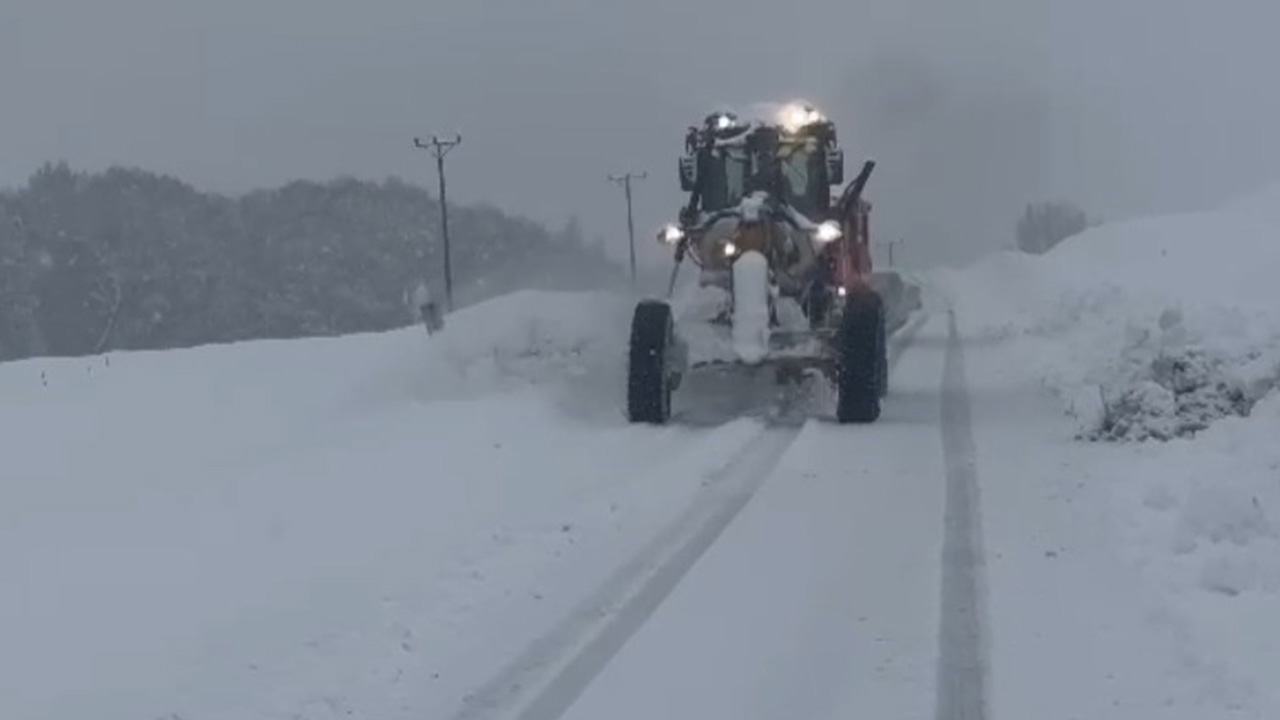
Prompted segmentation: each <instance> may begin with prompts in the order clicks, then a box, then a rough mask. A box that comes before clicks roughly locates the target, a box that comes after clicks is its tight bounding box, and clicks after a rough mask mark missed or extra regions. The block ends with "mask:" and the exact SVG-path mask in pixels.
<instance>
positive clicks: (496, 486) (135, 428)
mask: <svg viewBox="0 0 1280 720" xmlns="http://www.w3.org/2000/svg"><path fill="white" fill-rule="evenodd" d="M627 306H628V303H627V301H626V299H625V298H613V297H608V296H593V295H577V294H571V293H570V294H548V293H521V294H517V295H514V296H510V297H507V298H503V299H501V300H499V301H495V302H493V303H489V304H486V305H482V306H479V307H477V308H473V309H470V310H468V311H466V312H462V313H459V314H458V315H456V316H454V317H452V318H450V326H449V328H448V329H447V330H446V331H445V332H444V333H442V334H438V335H436V336H433V337H432V338H431V339H430V341H428V339H427V337H426V333H425V332H423V331H422V330H421V328H411V329H408V330H405V331H400V332H392V333H385V334H374V335H362V336H355V337H347V338H337V339H325V340H307V341H294V342H260V343H241V344H235V345H227V346H210V347H204V348H195V349H191V350H184V351H179V352H169V353H125V354H115V355H112V356H111V357H110V358H101V357H100V358H93V359H77V360H33V361H24V362H18V363H10V364H6V365H4V366H0V393H2V394H3V397H4V403H3V405H0V437H3V438H4V453H3V473H0V584H3V586H4V587H5V592H4V593H0V637H3V638H4V642H3V643H0V716H3V717H5V718H13V719H14V720H54V719H55V718H67V717H89V716H92V717H95V718H103V719H104V720H116V719H119V720H126V719H128V720H134V719H135V718H139V717H181V718H184V720H215V719H216V720H250V719H252V720H260V719H263V718H289V717H298V716H303V717H309V718H316V719H324V718H347V717H353V716H354V717H378V718H420V717H442V716H447V715H448V714H449V713H452V712H453V711H455V710H456V709H457V707H458V706H459V704H460V703H461V702H462V698H463V697H464V696H465V695H466V694H467V693H469V692H472V691H473V690H474V689H475V688H476V687H477V686H479V685H480V684H482V683H483V682H484V681H485V680H487V679H488V677H489V676H490V674H491V673H492V672H493V670H494V669H495V668H497V667H499V666H501V665H502V664H503V662H504V661H506V660H507V659H508V658H510V657H511V656H512V654H514V653H516V652H518V651H519V650H520V649H521V648H522V647H523V646H524V644H525V643H526V642H527V641H528V640H529V639H531V638H533V637H536V636H537V635H538V634H540V633H541V632H543V631H544V630H545V629H546V628H547V627H549V626H551V625H552V624H554V623H555V622H557V621H559V620H560V619H561V618H562V617H563V615H564V614H565V613H567V612H570V610H571V609H572V608H573V607H575V606H576V605H577V603H578V602H579V601H580V599H581V598H582V597H583V596H585V595H586V594H588V593H590V592H591V591H592V590H594V589H595V586H596V585H597V584H598V583H599V582H601V581H603V579H604V578H605V577H607V575H608V573H610V572H611V571H613V570H614V569H615V568H616V567H617V566H618V565H619V564H621V563H623V562H624V561H625V560H627V559H628V558H629V557H630V556H631V554H633V553H634V552H635V551H636V549H637V548H639V547H641V546H642V545H643V544H645V543H647V542H648V541H650V540H651V539H652V535H653V533H654V532H656V530H657V529H658V528H660V527H662V526H663V525H664V524H665V523H666V522H668V521H669V520H670V518H671V517H673V516H675V515H677V514H678V513H679V512H680V511H681V510H682V509H683V508H684V507H685V506H686V505H687V504H688V503H689V502H691V501H692V498H693V497H695V495H696V494H697V493H698V492H699V490H700V489H701V487H702V485H701V482H700V480H701V479H702V477H703V476H704V475H706V474H708V473H711V472H713V471H714V470H715V469H717V468H718V467H719V466H720V465H721V464H723V463H724V462H725V460H726V458H727V457H729V456H731V455H733V454H735V453H736V452H738V450H739V449H740V448H741V447H742V445H743V444H744V443H745V442H747V441H748V440H749V439H750V438H751V437H753V436H754V434H755V433H756V432H757V430H758V426H757V425H756V424H754V423H751V422H739V423H731V424H728V425H725V426H722V427H719V428H715V429H708V430H689V429H677V428H667V429H654V428H641V427H631V426H628V425H627V424H626V423H625V422H624V421H623V418H622V417H621V415H620V414H619V412H618V404H617V402H616V396H617V395H618V394H619V393H620V392H621V387H622V386H621V384H619V383H617V382H616V380H615V378H614V376H613V375H614V374H615V373H617V372H618V364H619V363H618V361H619V358H620V349H621V346H620V345H619V344H618V342H619V341H618V338H617V335H618V327H619V324H618V322H617V321H618V317H617V312H618V310H619V308H625V307H627ZM624 318H625V315H624ZM621 327H622V328H623V329H625V324H623V325H621ZM606 386H607V388H608V390H607V391H606V389H605V388H606Z"/></svg>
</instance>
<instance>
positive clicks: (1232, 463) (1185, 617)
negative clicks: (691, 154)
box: [931, 191, 1280, 718]
mask: <svg viewBox="0 0 1280 720" xmlns="http://www.w3.org/2000/svg"><path fill="white" fill-rule="evenodd" d="M1278 223H1280V191H1269V192H1266V193H1262V194H1260V195H1259V196H1257V197H1255V198H1250V199H1248V200H1246V201H1244V202H1240V203H1236V204H1233V205H1231V206H1228V207H1225V208H1223V209H1221V210H1219V211H1216V212H1212V213H1204V214H1199V215H1186V216H1179V217H1169V218H1156V219H1152V220H1144V221H1137V222H1129V223H1121V224H1116V225H1114V226H1103V227H1101V228H1097V229H1095V230H1092V231H1089V232H1087V233H1085V234H1083V235H1081V236H1078V237H1076V238H1073V239H1071V240H1069V241H1067V242H1066V243H1064V244H1063V245H1062V246H1061V247H1059V248H1058V249H1055V250H1054V251H1053V252H1051V253H1050V254H1048V255H1047V256H1045V257H1042V258H1031V257H1025V256H1019V255H1013V254H1006V255H1000V256H996V257H993V258H990V259H988V260H986V261H983V262H980V263H978V264H976V265H975V266H973V267H970V268H966V269H963V270H956V271H947V272H939V273H935V274H934V276H933V278H932V281H933V282H932V286H933V288H934V290H935V295H934V296H933V297H932V298H931V302H932V303H934V304H935V305H936V306H947V305H950V306H953V307H955V308H956V310H957V312H958V315H959V318H960V320H961V324H962V332H963V334H964V336H965V338H966V340H967V341H968V343H969V344H970V345H971V346H972V349H971V350H970V355H971V356H972V357H971V359H970V361H969V367H970V372H971V374H972V375H973V376H974V379H975V390H974V392H975V397H976V398H977V399H976V404H977V406H978V411H977V412H978V414H979V416H980V418H979V422H978V427H980V428H981V427H983V426H984V425H985V426H986V428H987V429H986V430H985V431H983V432H984V433H985V437H979V447H980V449H982V448H985V460H984V462H985V466H984V467H983V468H982V470H981V472H982V473H983V478H984V480H986V481H987V482H989V483H992V484H995V485H997V486H998V488H999V489H998V490H997V491H996V492H997V493H1000V492H1003V493H1005V494H1007V495H1008V496H1009V497H1010V498H1012V497H1018V496H1021V497H1022V498H1023V500H1022V501H1021V503H1020V507H1019V508H1018V509H1014V508H1012V507H1011V508H1009V509H1008V510H1007V512H1008V513H1009V515H1006V516H1004V519H1003V520H1002V519H1001V515H1000V512H1001V511H997V512H996V513H995V514H994V515H990V514H989V516H988V522H989V523H990V524H992V525H993V527H992V528H991V530H992V532H993V534H995V535H996V536H997V537H999V536H1000V534H1001V533H1002V532H1004V533H1005V534H1006V537H1008V538H1010V539H1012V538H1014V537H1015V536H1016V533H1015V532H1014V529H1015V528H1019V527H1020V528H1021V530H1019V531H1018V532H1022V533H1029V532H1032V531H1036V532H1039V533H1041V534H1044V535H1046V536H1047V537H1049V538H1051V539H1050V540H1047V541H1046V543H1045V547H1044V548H1037V549H1028V548H1011V547H1005V548H1002V549H1000V550H999V552H1005V553H1008V554H1009V555H1006V556H1005V557H995V558H992V559H991V562H992V575H993V583H995V584H997V585H999V584H1000V583H1002V582H1003V583H1005V589H1006V592H1005V593H1004V597H1006V598H1008V595H1009V593H1014V594H1015V595H1017V596H1020V597H1023V598H1024V599H1031V598H1039V599H1040V601H1041V602H1045V603H1053V604H1054V605H1053V607H1055V608H1057V609H1056V610H1054V611H1052V612H1043V613H1032V614H1031V616H1032V617H1035V619H1036V622H1031V621H1030V620H1025V621H1023V622H1022V624H1021V625H1018V624H1017V623H1018V622H1019V621H1017V620H1010V619H1009V618H1016V617H1017V614H1018V613H1020V612H1021V613H1024V614H1025V609H1026V608H1027V607H1034V603H1023V604H1021V605H1020V606H1017V607H1015V606H1013V605H1005V606H1001V603H1002V602H1006V603H1007V602H1011V601H1009V600H1007V599H1006V600H1004V601H1002V600H1001V597H1002V593H1001V592H999V591H998V588H995V587H993V592H992V598H993V604H994V605H996V606H997V607H996V608H993V614H994V615H996V616H997V617H999V616H1000V615H1001V612H999V610H1000V609H1001V608H1003V610H1004V611H1005V614H1004V617H1005V618H1006V619H1007V620H1008V622H1009V623H1012V624H1011V625H1008V626H1007V627H1006V635H1008V634H1012V635H1014V636H1015V637H1021V638H1024V639H1025V640H1026V644H1025V645H1024V646H1023V647H1022V648H1019V652H1021V653H1025V651H1026V648H1030V647H1043V648H1044V650H1045V652H1048V651H1049V649H1050V648H1051V647H1053V644H1052V643H1048V642H1045V638H1047V637H1055V638H1058V639H1059V640H1060V641H1061V642H1062V643H1064V644H1065V645H1064V647H1066V648H1071V647H1075V648H1077V649H1079V650H1080V651H1081V652H1080V653H1079V654H1078V656H1077V657H1079V658H1080V662H1081V664H1080V665H1074V666H1072V667H1064V668H1061V673H1060V674H1062V675H1064V676H1067V677H1079V678H1088V677H1094V675H1093V673H1095V672H1098V669H1099V668H1108V669H1109V670H1110V672H1111V677H1112V678H1113V681H1111V682H1102V681H1099V684H1098V685H1097V686H1096V689H1097V692H1096V693H1095V695H1090V694H1089V693H1087V692H1086V693H1082V694H1080V695H1078V696H1079V697H1094V696H1097V697H1106V698H1113V699H1114V700H1115V702H1116V703H1118V704H1117V705H1115V706H1113V709H1114V711H1115V714H1114V716H1116V717H1124V716H1125V715H1124V714H1123V710H1124V708H1128V709H1129V710H1130V711H1132V710H1135V709H1136V707H1135V706H1142V705H1143V704H1144V703H1152V705H1151V706H1150V707H1144V708H1143V710H1145V711H1148V712H1151V713H1154V714H1157V715H1158V716H1160V717H1184V716H1186V717H1204V716H1213V717H1241V718H1270V717H1276V716H1277V715H1280V692H1277V691H1276V689H1275V688H1274V683H1273V682H1271V679H1272V677H1271V676H1272V675H1273V673H1272V669H1273V668H1275V667H1276V666H1277V664H1278V663H1280V621H1278V620H1277V619H1276V617H1275V613H1274V608H1275V607H1276V604H1277V602H1278V601H1280V451H1278V450H1277V449H1276V446H1275V440H1274V438H1275V437H1276V436H1277V430H1280V396H1278V394H1277V392H1276V390H1275V386H1276V380H1277V378H1280V311H1277V308H1280V286H1277V285H1275V283H1274V280H1273V275H1274V270H1275V268H1277V267H1280V244H1277V243H1276V242H1275V240H1274V228H1275V227H1276V226H1277V224H1278ZM984 387H985V391H986V397H987V399H986V400H985V401H984V400H983V399H982V397H983V394H984V390H983V388H984ZM1001 388H1002V389H1001ZM1011 388H1023V390H1022V391H1020V392H1021V393H1022V394H1021V395H1020V394H1019V392H1014V391H1012V390H1011ZM1037 396H1038V397H1040V398H1041V401H1038V402H1032V401H1029V400H1024V399H1020V398H1034V397H1037ZM1015 416H1019V417H1017V418H1015ZM983 418H985V420H984V419H983ZM1036 418H1039V420H1036ZM1002 420H1003V422H1002ZM1010 437H1016V438H1019V439H1017V440H1016V441H1015V440H1010V439H1009V438H1010ZM1026 447H1032V448H1036V451H1035V452H1026V451H1025V450H1024V449H1023V448H1026ZM1015 465H1021V469H1018V468H1017V467H1015ZM991 497H992V493H988V494H987V498H988V499H990V498H991ZM1019 515H1027V516H1029V517H1030V518H1034V519H1035V520H1028V519H1026V518H1019ZM1002 523H1003V524H1002ZM1002 528H1003V530H1002ZM1063 546H1066V549H1064V547H1063ZM1010 555H1012V557H1010ZM1117 563H1122V564H1121V565H1117ZM1126 575H1128V576H1129V577H1126ZM1033 578H1040V582H1039V584H1036V582H1033V580H1032V579H1033ZM1132 578H1137V579H1139V580H1140V582H1136V583H1135V582H1134V581H1133V579H1132ZM1048 587H1052V588H1053V589H1054V592H1046V591H1045V590H1046V588H1048ZM1019 608H1021V609H1019ZM1084 608H1090V611H1089V612H1084ZM1094 616H1097V617H1100V618H1105V620H1106V621H1105V622H1104V623H1098V622H1097V621H1096V620H1090V619H1089V618H1090V617H1094ZM1073 618H1074V619H1075V620H1076V622H1073V621H1072V619H1073ZM1055 627H1056V628H1059V630H1055V629H1054V628H1055ZM1061 628H1074V632H1063V631H1062V630H1061ZM998 634H999V630H998V629H997V635H998ZM1082 634H1092V637H1093V638H1095V639H1096V642H1093V641H1091V642H1089V643H1082V642H1081V641H1080V637H1081V635H1082ZM1037 638H1038V640H1037ZM1110 638H1126V639H1127V641H1123V642H1115V641H1113V640H1111V639H1110ZM1008 639H1009V638H1008V637H1006V640H1008ZM1139 642H1141V643H1145V646H1146V648H1145V649H1144V650H1143V651H1142V652H1139V653H1135V652H1134V651H1133V649H1132V647H1133V645H1134V644H1135V643H1139ZM1085 645H1087V648H1086V647H1084V646H1085ZM1009 651H1010V652H1013V651H1014V650H1013V648H1009ZM1086 651H1087V653H1089V654H1091V655H1087V654H1085V653H1086ZM1089 656H1091V657H1093V658H1094V660H1093V661H1087V660H1085V659H1084V658H1085V657H1089ZM998 657H999V653H997V658H998ZM1067 657H1068V658H1070V657H1071V655H1070V652H1068V654H1067ZM1117 657H1120V658H1123V657H1129V658H1132V659H1134V662H1133V663H1129V664H1128V665H1125V664H1124V663H1120V664H1117V663H1116V662H1114V658H1117ZM1067 662H1070V661H1069V660H1068V661H1067ZM1090 662H1091V663H1092V664H1090ZM1135 665H1145V667H1135ZM1042 670H1043V669H1042ZM1153 670H1154V673H1153ZM1004 672H1005V673H1006V677H1007V678H1017V680H1018V683H1022V685H1023V686H1024V687H1026V686H1028V684H1029V683H1031V684H1033V683H1034V671H1032V670H1031V669H1029V668H1027V667H1025V666H1024V667H1019V666H1017V665H1016V664H1010V665H1007V666H1005V668H1004ZM1104 675H1105V673H1104ZM1011 682H1012V681H1011ZM1014 684H1017V683H1014ZM1045 692H1049V693H1050V696H1051V694H1052V693H1051V691H1050V690H1049V689H1047V688H1046V689H1045ZM1064 700H1065V698H1064ZM1017 709H1018V710H1020V711H1021V710H1027V709H1029V708H1017ZM1108 712H1109V711H1108V709H1107V707H1102V706H1100V707H1098V708H1094V712H1093V713H1092V714H1090V717H1106V716H1108ZM1179 713H1182V714H1179ZM1015 714H1016V713H1015ZM1130 716H1131V715H1130Z"/></svg>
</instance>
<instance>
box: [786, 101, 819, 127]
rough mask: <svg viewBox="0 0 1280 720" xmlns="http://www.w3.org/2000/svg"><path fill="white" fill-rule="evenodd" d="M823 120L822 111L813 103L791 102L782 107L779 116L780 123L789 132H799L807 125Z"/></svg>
mask: <svg viewBox="0 0 1280 720" xmlns="http://www.w3.org/2000/svg"><path fill="white" fill-rule="evenodd" d="M822 120H823V117H822V113H820V112H818V111H817V110H815V109H814V108H813V106H811V105H806V104H801V103H791V104H790V105H787V106H785V107H784V108H782V110H781V112H780V113H779V117H778V124H780V125H782V128H783V129H784V130H786V131H787V132H789V133H794V132H799V131H800V130H801V129H803V128H804V127H805V126H807V125H812V124H813V123H816V122H821V121H822Z"/></svg>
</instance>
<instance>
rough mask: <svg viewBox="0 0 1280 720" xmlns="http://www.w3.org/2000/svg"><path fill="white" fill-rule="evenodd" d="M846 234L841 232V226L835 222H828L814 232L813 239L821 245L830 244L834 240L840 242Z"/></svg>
mask: <svg viewBox="0 0 1280 720" xmlns="http://www.w3.org/2000/svg"><path fill="white" fill-rule="evenodd" d="M843 234H844V233H842V232H840V226H839V225H837V224H836V222H835V221H834V220H827V221H825V222H823V223H822V224H821V225H819V226H818V229H817V230H814V231H813V239H814V240H817V241H818V242H820V243H824V244H825V243H829V242H831V241H833V240H839V239H840V236H841V235H843Z"/></svg>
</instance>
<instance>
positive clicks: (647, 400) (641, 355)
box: [627, 300, 675, 425]
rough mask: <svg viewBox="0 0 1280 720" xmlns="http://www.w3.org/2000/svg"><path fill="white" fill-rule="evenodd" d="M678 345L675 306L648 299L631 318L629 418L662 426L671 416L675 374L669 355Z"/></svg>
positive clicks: (628, 382) (628, 390)
mask: <svg viewBox="0 0 1280 720" xmlns="http://www.w3.org/2000/svg"><path fill="white" fill-rule="evenodd" d="M674 344H675V329H674V323H673V321H672V318H671V306H669V305H667V304H666V303H664V302H661V301H657V300H645V301H643V302H641V303H640V304H639V305H637V306H636V309H635V313H634V314H633V315H632V317H631V347H630V350H629V361H628V366H627V417H628V419H630V420H631V422H635V423H639V422H643V423H651V424H655V425H662V424H665V423H666V422H667V420H669V419H670V418H671V390H672V385H673V382H672V376H671V372H670V368H669V367H668V357H669V356H670V352H671V350H672V349H673V346H674Z"/></svg>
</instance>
